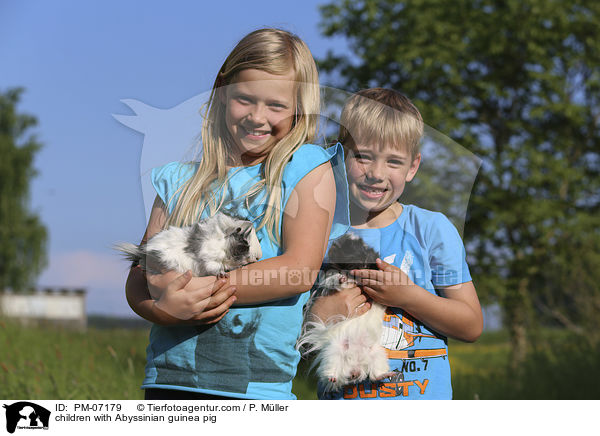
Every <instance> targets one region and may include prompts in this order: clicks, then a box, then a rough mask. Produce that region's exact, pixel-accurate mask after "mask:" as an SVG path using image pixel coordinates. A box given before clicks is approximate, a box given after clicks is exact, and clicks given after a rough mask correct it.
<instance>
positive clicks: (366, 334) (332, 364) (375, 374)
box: [297, 233, 390, 391]
mask: <svg viewBox="0 0 600 436" xmlns="http://www.w3.org/2000/svg"><path fill="white" fill-rule="evenodd" d="M378 257H379V255H378V253H377V252H376V251H375V250H373V249H372V248H371V247H369V246H368V245H367V244H366V243H365V242H364V241H363V240H362V239H361V238H360V237H359V236H356V235H354V234H352V233H347V234H345V235H344V236H342V237H340V238H338V239H336V240H335V241H334V242H333V243H332V245H331V247H330V248H329V251H328V253H327V261H326V262H325V263H324V265H323V268H322V274H321V276H320V279H319V280H318V282H317V284H316V287H315V289H316V291H315V292H314V294H313V296H312V297H311V298H318V297H320V296H323V295H329V294H331V293H333V292H337V291H340V290H342V289H344V288H348V287H352V286H355V282H354V281H353V280H352V277H351V276H349V272H350V271H351V270H353V269H378V268H377V265H376V262H375V261H376V259H377V258H378ZM308 306H309V307H310V304H309V305H308ZM385 309H386V307H385V306H382V305H381V304H378V303H375V302H373V304H372V306H371V308H370V309H369V311H368V312H367V313H365V314H363V315H361V316H359V317H353V318H345V317H342V316H341V315H340V316H337V317H335V318H334V319H329V320H320V319H318V318H316V317H314V316H312V315H310V313H309V310H307V313H306V315H305V321H304V325H303V328H302V334H301V335H300V338H299V339H298V343H297V347H298V349H299V350H301V351H302V354H303V356H306V355H308V354H312V353H315V359H314V362H313V366H316V367H317V375H318V376H319V379H320V380H321V382H322V384H323V387H324V390H325V391H331V390H339V389H340V388H342V387H343V386H344V385H346V384H348V383H359V382H361V381H363V380H365V379H367V378H369V379H370V380H372V381H375V380H380V379H382V378H385V377H387V376H389V374H390V372H389V363H388V356H387V353H386V351H385V349H384V348H383V347H382V346H381V335H382V332H383V316H384V313H385Z"/></svg>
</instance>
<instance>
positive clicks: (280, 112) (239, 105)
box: [224, 69, 296, 165]
mask: <svg viewBox="0 0 600 436" xmlns="http://www.w3.org/2000/svg"><path fill="white" fill-rule="evenodd" d="M294 80H295V74H294V71H292V70H290V71H289V72H288V73H286V74H284V75H275V74H270V73H267V72H265V71H262V70H257V69H246V70H242V71H240V72H239V73H238V74H237V76H236V79H235V80H234V81H233V82H232V83H231V85H229V86H228V87H227V89H226V91H225V96H224V99H225V101H224V103H225V107H226V109H225V111H226V124H227V130H228V131H229V133H230V134H231V137H232V141H233V145H234V148H233V150H232V151H233V156H232V160H233V163H234V164H236V165H239V164H241V165H255V164H258V163H260V162H262V161H263V160H264V159H265V158H266V156H267V154H268V153H269V151H270V150H271V149H272V148H273V146H274V145H275V144H277V142H279V141H280V140H281V139H282V138H283V137H285V136H286V135H287V134H288V133H289V131H290V130H291V128H292V120H293V117H294V114H295V112H296V85H295V81H294Z"/></svg>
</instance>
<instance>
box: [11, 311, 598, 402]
mask: <svg viewBox="0 0 600 436" xmlns="http://www.w3.org/2000/svg"><path fill="white" fill-rule="evenodd" d="M541 337H542V339H539V338H538V342H537V345H538V346H537V347H536V349H535V350H533V351H532V353H531V355H530V356H529V358H528V360H527V361H526V362H525V363H524V364H523V365H522V367H521V368H520V369H519V370H518V371H516V372H513V371H509V370H508V369H507V367H508V365H507V363H508V355H509V350H510V347H509V343H508V338H507V336H506V334H505V333H504V332H495V333H487V334H484V335H483V336H482V337H481V338H480V340H479V341H478V342H477V343H475V344H463V343H460V342H455V341H451V342H450V343H449V350H450V364H451V367H452V384H453V387H454V398H456V399H482V400H483V399H598V398H600V379H599V378H598V377H597V375H596V369H597V368H598V367H600V351H598V350H591V349H589V347H587V346H585V345H584V344H583V343H581V342H578V341H577V340H575V339H574V338H572V337H570V336H569V335H567V334H565V333H564V332H560V331H559V332H545V333H544V335H541ZM147 338H148V331H147V329H139V328H138V329H123V328H119V329H116V328H106V329H95V328H90V329H88V331H87V332H74V331H70V330H64V329H58V328H34V327H27V328H24V327H21V326H19V325H17V324H14V323H10V322H7V321H1V320H0V398H3V399H84V400H85V399H89V400H93V399H142V398H143V392H142V391H141V390H140V388H139V385H140V382H141V380H142V378H143V372H144V364H145V348H146V345H147ZM306 367H307V364H306V362H302V363H301V365H300V368H299V371H298V373H299V375H302V376H298V377H296V379H295V380H294V388H293V390H294V393H295V394H296V395H297V396H298V398H299V399H316V396H315V380H314V379H313V378H311V377H310V376H309V377H306V376H304V374H305V373H306Z"/></svg>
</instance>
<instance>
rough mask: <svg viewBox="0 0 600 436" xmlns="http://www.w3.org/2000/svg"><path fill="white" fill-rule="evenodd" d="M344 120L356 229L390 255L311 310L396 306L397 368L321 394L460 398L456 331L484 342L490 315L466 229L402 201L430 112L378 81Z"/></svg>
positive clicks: (389, 334) (387, 341) (392, 335)
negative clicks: (455, 381) (451, 349)
mask: <svg viewBox="0 0 600 436" xmlns="http://www.w3.org/2000/svg"><path fill="white" fill-rule="evenodd" d="M340 124H341V127H340V142H341V143H342V145H343V146H344V151H345V154H346V156H347V159H346V171H347V177H348V189H349V198H350V221H351V225H352V227H351V229H350V231H351V232H353V233H355V234H357V235H359V236H360V237H362V238H363V239H364V240H365V242H366V243H367V244H369V245H370V246H372V247H373V248H374V249H375V250H376V251H378V252H379V254H380V257H381V259H383V260H381V259H378V261H377V266H378V268H379V270H378V271H376V270H356V271H353V273H355V275H356V277H357V280H358V282H359V286H360V287H354V288H351V289H347V290H344V291H341V292H338V293H336V294H334V295H331V296H327V297H322V298H320V299H318V300H317V301H316V302H315V303H314V305H313V307H312V308H311V312H312V314H313V315H315V316H317V317H318V318H319V319H321V320H327V319H330V318H331V317H332V316H335V315H339V314H342V315H345V316H359V315H361V314H363V313H365V312H366V311H367V310H368V309H369V307H370V304H369V303H368V299H372V300H373V301H376V302H378V303H381V304H383V305H385V306H388V309H387V311H386V314H385V317H384V319H383V320H382V322H383V325H384V332H383V335H382V345H383V346H384V348H386V350H387V353H388V357H389V363H390V371H392V372H393V373H394V375H393V376H391V377H388V378H385V379H383V380H380V381H377V382H370V381H369V380H366V381H364V382H361V383H359V384H354V385H347V386H345V387H344V388H343V389H342V390H341V391H339V392H322V391H321V390H319V398H321V399H451V398H452V386H451V383H450V364H449V362H448V348H447V339H446V337H447V336H450V337H453V338H456V339H459V340H462V341H466V342H473V341H475V340H476V339H477V338H478V337H479V335H480V334H481V331H482V328H483V317H482V313H481V307H480V305H479V300H478V298H477V293H476V291H475V287H474V286H473V282H472V281H471V276H470V273H469V269H468V266H467V264H466V261H465V249H464V246H463V243H462V241H461V239H460V236H459V234H458V232H457V230H456V228H455V227H454V226H453V225H452V224H451V223H450V221H449V220H448V219H447V218H446V217H445V216H444V215H442V214H441V213H438V212H431V211H428V210H425V209H421V208H419V207H416V206H413V205H403V204H401V203H400V202H399V201H398V200H399V198H400V197H401V195H402V193H403V191H404V187H405V184H406V183H407V182H410V181H411V180H412V179H413V178H414V177H415V175H416V173H417V170H418V169H419V164H420V162H421V155H420V153H419V142H420V139H421V136H422V135H423V121H422V118H421V115H420V113H419V111H418V110H417V108H416V107H415V106H414V105H413V104H412V103H411V102H410V100H409V99H408V98H406V97H405V96H403V95H401V94H399V93H397V92H395V91H392V90H386V89H381V88H374V89H368V90H364V91H361V92H359V93H357V94H356V95H354V96H353V97H351V98H350V99H349V100H348V102H347V103H346V105H345V107H344V110H343V112H342V117H341V121H340ZM349 126H351V131H349V128H350V127H349ZM401 266H404V269H405V270H406V267H409V269H408V271H409V273H408V275H407V274H405V273H404V272H402V271H401V270H400V267H401Z"/></svg>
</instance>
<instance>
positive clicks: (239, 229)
mask: <svg viewBox="0 0 600 436" xmlns="http://www.w3.org/2000/svg"><path fill="white" fill-rule="evenodd" d="M241 232H242V228H241V227H236V228H235V229H232V230H230V231H229V233H227V236H236V235H239V234H240V233H241Z"/></svg>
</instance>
